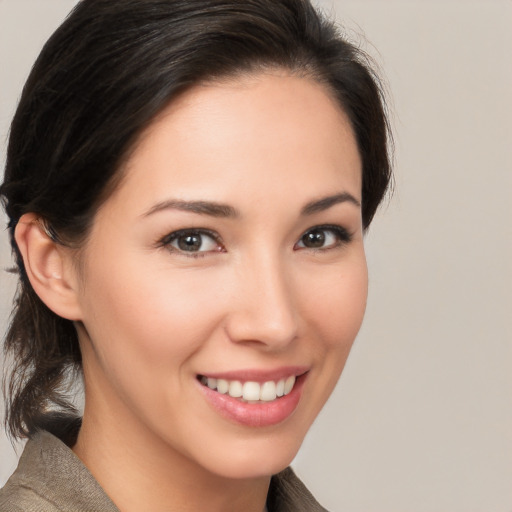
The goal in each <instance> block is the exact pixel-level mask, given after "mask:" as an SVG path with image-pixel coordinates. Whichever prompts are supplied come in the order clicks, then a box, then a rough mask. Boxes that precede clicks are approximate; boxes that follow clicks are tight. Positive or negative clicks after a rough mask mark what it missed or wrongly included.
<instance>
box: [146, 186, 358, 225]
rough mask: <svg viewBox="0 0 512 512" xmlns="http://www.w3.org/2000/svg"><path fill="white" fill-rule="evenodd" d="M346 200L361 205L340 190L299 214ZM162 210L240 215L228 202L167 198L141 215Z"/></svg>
mask: <svg viewBox="0 0 512 512" xmlns="http://www.w3.org/2000/svg"><path fill="white" fill-rule="evenodd" d="M346 202H349V203H352V204H354V205H356V206H357V207H360V206H361V203H360V202H359V201H358V200H357V199H356V198H355V197H354V196H353V195H352V194H349V193H348V192H342V193H340V194H334V195H332V196H328V197H323V198H321V199H317V200H315V201H311V202H309V203H307V204H306V205H305V206H304V207H303V208H302V210H301V215H312V214H314V213H318V212H323V211H325V210H328V209H329V208H331V207H332V206H334V205H336V204H340V203H346ZM163 210H181V211H185V212H192V213H196V214H198V215H209V216H211V217H222V218H232V219H233V218H238V217H240V212H239V211H238V210H237V209H236V208H234V207H233V206H230V205H228V204H222V203H216V202H213V201H183V200H180V199H168V200H166V201H161V202H159V203H157V204H156V205H154V206H152V207H151V208H150V209H149V210H148V211H147V212H146V213H144V214H143V217H148V216H150V215H153V214H154V213H157V212H160V211H163Z"/></svg>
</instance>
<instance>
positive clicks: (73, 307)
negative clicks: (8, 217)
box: [14, 213, 81, 320]
mask: <svg viewBox="0 0 512 512" xmlns="http://www.w3.org/2000/svg"><path fill="white" fill-rule="evenodd" d="M14 236H15V239H16V243H17V245H18V248H19V250H20V253H21V255H22V257H23V263H24V265H25V270H26V273H27V276H28V278H29V280H30V283H31V285H32V287H33V288H34V291H35V292H36V293H37V295H38V296H39V298H40V299H41V300H42V301H43V302H44V303H45V304H46V306H47V307H48V308H49V309H51V310H52V311H53V312H54V313H56V314H57V315H59V316H61V317H63V318H66V319H68V320H80V319H81V314H80V307H79V303H78V295H77V292H78V287H77V283H78V279H77V275H76V271H75V270H74V268H73V265H72V264H71V258H72V254H71V250H70V249H68V248H66V247H64V246H62V245H60V244H59V243H58V242H56V241H54V240H53V239H52V238H51V236H50V235H49V233H48V232H47V230H46V229H45V227H44V224H43V222H42V220H41V219H40V218H39V217H38V216H37V215H35V214H33V213H27V214H25V215H23V216H22V217H21V219H20V220H19V222H18V224H17V226H16V231H15V235H14Z"/></svg>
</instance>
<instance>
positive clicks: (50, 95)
mask: <svg viewBox="0 0 512 512" xmlns="http://www.w3.org/2000/svg"><path fill="white" fill-rule="evenodd" d="M387 136H388V131H387V123H386V118H385V114H384V108H383V101H382V96H381V94H380V89H379V86H378V82H377V80H376V78H374V76H373V73H372V71H371V69H370V68H369V67H368V66H367V65H366V64H365V59H364V56H363V55H361V54H360V53H359V52H358V51H357V50H356V49H355V48H354V47H353V46H351V45H350V44H348V43H347V42H346V41H344V40H343V39H342V38H341V37H340V36H339V34H338V32H337V31H336V29H335V27H334V26H333V25H332V24H331V23H330V22H329V21H326V20H325V19H323V18H322V17H321V16H320V15H319V14H318V13H317V12H316V11H315V10H314V9H313V7H312V6H311V5H310V4H309V2H307V1H305V0H282V1H277V2H276V1H275V0H272V1H270V0H268V1H266V0H263V1H262V0H258V1H245V0H244V1H236V0H217V1H212V0H209V1H204V0H203V1H196V0H194V1H187V2H179V1H172V0H167V1H162V0H158V1H157V0H145V1H142V0H123V1H121V0H83V1H82V2H80V3H79V4H78V5H77V7H76V8H75V10H74V11H73V12H72V14H71V15H70V16H69V17H68V19H67V20H66V21H65V22H64V23H63V25H62V26H61V27H60V28H59V29H58V30H57V32H56V33H55V34H54V35H53V36H52V38H51V39H50V40H49V41H48V43H47V44H46V46H45V47H44V49H43V51H42V53H41V55H40V57H39V58H38V60H37V62H36V64H35V66H34V69H33V70H32V73H31V75H30V77H29V79H28V81H27V84H26V86H25V89H24V91H23V95H22V98H21V100H20V104H19V107H18V110H17V112H16V115H15V118H14V120H13V124H12V129H11V135H10V141H9V148H8V158H7V164H6V173H5V181H4V183H3V185H2V187H1V189H0V192H1V194H2V196H3V200H4V204H5V208H6V211H7V214H8V217H9V228H10V233H11V236H12V244H13V249H14V253H15V255H16V261H17V266H18V269H19V273H20V287H19V293H18V297H17V301H16V304H15V308H14V312H13V321H12V325H11V327H10V330H9V332H8V333H7V338H6V349H7V351H8V352H9V353H10V354H11V355H12V357H13V359H14V361H15V363H16V367H15V369H14V371H13V372H12V374H11V376H10V378H9V387H8V393H7V397H6V398H7V401H8V411H7V421H8V427H9V431H10V433H11V435H12V436H15V437H28V438H29V442H28V443H27V447H26V449H25V451H24V454H23V455H22V457H21V460H20V464H19V467H18V469H17V471H16V472H15V473H14V475H13V476H12V477H11V479H10V480H9V482H8V483H7V485H6V486H5V487H4V489H3V490H2V491H0V504H1V509H2V510H6V511H10V510H30V509H32V510H52V511H53V510H122V511H123V512H125V511H130V510H152V511H158V510H204V509H207V510H219V511H230V510H232V511H239V510H243V511H257V512H261V511H262V510H269V511H283V510H284V511H285V510H290V511H291V510H293V511H297V510H298V511H300V510H304V511H306V510H307V511H312V510H313V511H314V510H323V509H322V507H321V506H320V505H319V504H318V503H317V502H316V501H315V500H314V498H313V497H312V496H311V494H310V493H309V492H308V491H307V489H305V487H304V486H303V484H302V483H301V482H300V481H299V480H298V478H297V477H296V476H295V475H294V474H293V472H292V471H291V469H289V468H288V469H286V468H287V466H288V464H289V463H290V461H291V460H292V459H293V457H294V456H295V454H296V453H297V451H298V449H299V447H300V444H301V442H302V440H303V438H304V436H305V434H306V432H307V430H308V428H309V427H310V426H311V424H312V422H313V421H314V419H315V417H316V416H317V414H318V412H319V411H320V409H321V408H322V406H323V405H324V403H325V401H326V400H327V398H328V396H329V394H330V393H331V391H332V389H333V388H334V386H335V383H336V381H337V380H338V378H339V375H340V373H341V371H342V369H343V366H344V363H345V361H346V358H347V356H348V353H349V351H350V348H351V346H352V343H353V341H354V338H355V336H356V334H357V331H358V329H359V327H360V324H361V321H362V317H363V313H364V308H365V303H366V289H367V272H366V262H365V256H364V247H363V233H364V230H365V229H366V228H367V227H368V226H369V224H370V222H371V220H372V218H373V216H374V213H375V211H376V208H377V206H378V204H379V203H380V201H381V200H382V197H383V195H384V194H385V191H386V189H387V186H388V183H389V179H390V166H389V160H388V153H387V146H386V145H387ZM81 375H83V381H84V390H85V407H84V413H83V417H81V418H79V417H78V413H77V411H76V410H75V409H74V407H73V406H72V404H71V403H69V401H68V400H67V398H66V391H67V390H68V389H69V385H70V383H71V384H73V383H74V382H76V380H77V379H78V378H79V377H80V376H81Z"/></svg>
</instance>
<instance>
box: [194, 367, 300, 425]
mask: <svg viewBox="0 0 512 512" xmlns="http://www.w3.org/2000/svg"><path fill="white" fill-rule="evenodd" d="M225 375H230V374H227V373H226V374H222V376H221V377H219V378H224V376H225ZM240 375H244V376H246V375H248V374H247V373H245V372H242V374H241V373H239V372H236V376H235V377H230V378H228V379H227V380H245V381H247V380H254V382H258V381H259V380H260V379H257V380H256V379H255V378H254V374H252V375H253V378H251V379H242V378H241V377H240ZM290 375H295V373H293V372H292V373H287V376H290ZM209 376H210V375H209ZM215 378H217V377H215ZM306 378H307V374H306V373H304V372H302V374H300V377H297V380H296V382H295V386H294V387H293V389H292V390H291V392H290V393H289V394H288V395H285V396H282V397H281V398H277V399H276V400H274V401H273V402H261V403H255V404H254V403H252V404H251V403H247V402H241V401H240V400H239V399H237V398H233V397H231V396H229V395H223V394H221V393H218V392H217V391H214V390H213V389H210V388H209V387H207V386H204V385H203V384H201V383H200V382H199V381H198V382H197V385H198V386H199V388H200V390H201V391H202V392H203V395H204V397H205V398H206V400H207V402H208V403H209V404H210V405H211V406H213V408H214V409H215V410H216V411H217V412H219V413H220V414H221V415H222V416H224V417H225V418H227V419H228V420H231V421H234V422H235V423H239V424H241V425H245V426H248V427H268V426H271V425H277V424H278V423H281V422H282V421H284V420H285V419H286V418H288V417H289V416H291V414H292V413H293V412H294V411H295V409H296V408H297V406H298V404H299V401H300V397H301V396H302V389H303V387H304V382H305V381H306ZM265 380H273V378H268V377H267V375H265V377H264V379H263V380H261V382H265Z"/></svg>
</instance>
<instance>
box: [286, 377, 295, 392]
mask: <svg viewBox="0 0 512 512" xmlns="http://www.w3.org/2000/svg"><path fill="white" fill-rule="evenodd" d="M294 384H295V375H291V376H290V377H288V378H287V379H286V382H285V383H284V394H285V395H287V394H288V393H289V392H290V391H291V390H292V389H293V385H294Z"/></svg>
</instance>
